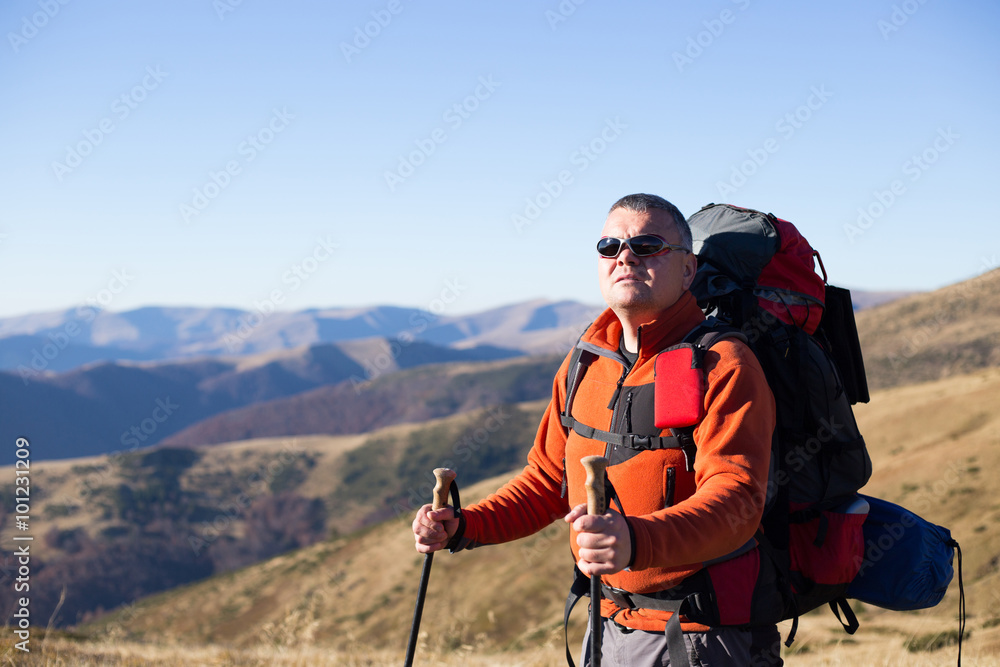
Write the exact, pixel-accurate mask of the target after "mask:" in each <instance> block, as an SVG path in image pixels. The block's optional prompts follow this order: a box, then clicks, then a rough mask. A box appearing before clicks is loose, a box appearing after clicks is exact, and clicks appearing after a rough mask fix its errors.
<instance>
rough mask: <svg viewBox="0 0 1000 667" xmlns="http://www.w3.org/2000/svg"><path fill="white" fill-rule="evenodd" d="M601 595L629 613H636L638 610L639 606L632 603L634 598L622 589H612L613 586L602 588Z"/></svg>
mask: <svg viewBox="0 0 1000 667" xmlns="http://www.w3.org/2000/svg"><path fill="white" fill-rule="evenodd" d="M601 593H603V594H604V597H606V598H607V599H609V600H611V601H612V602H614V603H615V605H617V606H619V607H621V608H622V609H628V610H629V611H635V610H636V609H638V608H639V607H638V605H636V604H635V602H633V601H632V596H631V595H630V594H629V592H628V591H624V590H622V589H620V588H612V587H611V586H604V585H602V586H601Z"/></svg>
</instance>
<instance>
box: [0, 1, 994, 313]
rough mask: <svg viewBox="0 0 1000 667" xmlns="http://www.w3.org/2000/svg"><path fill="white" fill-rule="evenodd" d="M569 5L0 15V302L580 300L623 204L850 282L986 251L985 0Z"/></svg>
mask: <svg viewBox="0 0 1000 667" xmlns="http://www.w3.org/2000/svg"><path fill="white" fill-rule="evenodd" d="M577 2H579V0H576V1H574V0H563V1H562V2H558V1H556V0H552V1H549V2H506V3H500V2H470V3H459V2H437V3H419V2H412V1H410V0H376V1H373V2H367V1H366V2H354V3H321V2H284V3H276V2H264V1H263V0H242V2H238V0H215V1H214V2H213V0H178V1H176V2H170V3H166V2H164V3H156V4H154V3H135V2H111V1H108V2H79V1H67V2H65V4H63V3H62V2H60V1H59V0H33V1H23V0H10V1H9V2H5V3H4V4H3V6H2V8H0V28H2V32H3V34H4V40H3V44H0V85H2V86H3V88H2V89H3V91H4V103H3V104H2V105H0V151H2V153H0V170H2V173H0V280H2V281H3V284H4V286H5V289H4V298H3V299H2V300H0V316H7V315H14V314H22V313H28V312H37V311H48V310H55V309H61V308H72V307H77V306H80V305H82V304H85V303H95V302H96V303H98V304H99V305H102V306H104V307H106V308H108V309H110V310H116V311H120V310H128V309H131V308H135V307H139V306H143V305H199V306H215V305H217V306H233V307H238V308H244V309H248V310H251V309H254V308H255V307H256V308H266V307H267V305H268V303H271V304H273V305H274V306H276V307H277V308H279V309H299V308H308V307H335V306H363V305H375V304H393V305H401V306H411V307H420V308H429V307H431V306H432V305H434V304H435V303H437V304H438V306H439V307H440V306H441V304H442V303H443V304H445V305H446V307H447V310H446V311H445V312H446V313H447V314H461V313H467V312H474V311H479V310H483V309H485V308H489V307H493V306H498V305H503V304H508V303H513V302H517V301H522V300H526V299H532V298H540V297H541V298H548V299H562V298H570V299H576V300H580V301H584V302H587V303H599V302H600V293H599V291H598V288H597V280H596V270H595V269H596V266H595V265H596V253H595V252H594V250H593V246H594V243H595V242H596V240H597V237H598V236H599V231H600V228H601V225H602V223H603V219H604V216H605V214H606V211H607V208H608V206H609V205H610V204H611V203H612V202H613V201H614V200H615V199H617V198H618V197H620V196H622V195H624V194H628V193H631V192H639V191H645V192H653V193H657V194H660V195H662V196H664V197H666V198H668V199H670V200H671V201H673V202H674V203H676V204H677V205H678V206H679V207H680V208H681V210H682V211H683V212H684V213H685V214H687V215H690V214H691V213H694V212H695V211H696V210H697V209H698V208H700V207H701V206H703V205H704V204H707V203H709V202H720V201H726V202H729V203H734V204H738V205H743V206H750V207H754V208H759V209H763V210H768V211H772V212H774V213H775V214H776V215H778V216H780V217H784V218H786V219H789V220H791V221H793V222H794V223H796V225H797V226H798V227H799V228H800V229H801V230H802V232H803V233H804V234H805V235H806V237H807V238H808V239H809V240H810V241H811V242H812V244H813V245H814V246H815V247H817V248H818V249H819V250H820V252H821V253H822V256H823V259H824V262H825V265H826V268H827V271H828V273H829V274H830V279H831V282H834V283H836V284H841V285H846V286H849V287H855V288H863V289H933V288H936V287H940V286H943V285H946V284H950V283H954V282H957V281H959V280H962V279H965V278H969V277H972V276H974V275H977V274H979V273H981V272H982V271H984V270H986V269H988V268H992V267H994V266H996V265H997V257H998V255H1000V233H998V232H997V220H996V214H995V212H994V209H993V207H992V206H991V205H990V204H989V202H990V201H991V199H992V197H993V194H994V193H995V191H996V185H995V184H996V182H997V172H998V169H997V165H996V156H997V155H998V154H1000V134H998V132H997V119H998V114H997V109H998V107H1000V94H998V93H1000V42H998V40H997V39H996V34H997V31H998V28H1000V7H998V6H997V5H996V4H995V3H990V2H986V1H982V2H974V1H969V2H963V3H945V2H942V1H941V0H924V1H923V2H921V1H920V0H907V1H905V2H900V1H898V0H895V1H889V0H846V1H845V2H840V3H775V2H763V1H760V0H714V1H711V2H704V1H702V2H695V1H694V0H688V1H684V0H679V1H675V2H656V3H654V2H633V3H618V4H612V3H609V2H600V1H598V0H586V1H584V2H580V4H577ZM518 216H520V217H518Z"/></svg>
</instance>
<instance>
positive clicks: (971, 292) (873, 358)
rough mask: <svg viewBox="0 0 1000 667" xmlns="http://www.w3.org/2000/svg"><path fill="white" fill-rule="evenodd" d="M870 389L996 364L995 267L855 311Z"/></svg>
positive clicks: (998, 282)
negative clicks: (954, 281) (942, 285)
mask: <svg viewBox="0 0 1000 667" xmlns="http://www.w3.org/2000/svg"><path fill="white" fill-rule="evenodd" d="M857 322H858V333H859V335H860V337H861V349H862V350H863V351H864V357H865V367H866V369H867V371H868V381H869V384H870V385H871V387H873V388H885V387H896V386H900V385H904V384H912V383H915V382H926V381H928V380H936V379H939V378H944V377H949V376H952V375H961V374H964V373H970V372H973V371H975V370H977V369H979V368H985V367H989V366H1000V269H996V270H993V271H990V272H988V273H984V274H982V275H980V276H978V277H977V278H973V279H971V280H967V281H965V282H962V283H958V284H956V285H949V286H948V287H944V288H942V289H939V290H936V291H934V292H926V293H922V294H915V295H912V296H909V297H906V298H903V299H899V300H898V301H892V302H890V303H887V304H884V305H881V306H878V307H876V308H871V309H868V310H863V311H861V312H859V313H858V314H857Z"/></svg>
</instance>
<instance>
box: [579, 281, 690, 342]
mask: <svg viewBox="0 0 1000 667" xmlns="http://www.w3.org/2000/svg"><path fill="white" fill-rule="evenodd" d="M704 321H705V314H704V313H703V312H701V308H699V307H698V302H697V301H696V300H695V298H694V295H692V294H691V292H689V291H685V292H684V293H683V294H681V296H680V298H679V299H677V301H676V302H675V303H674V304H673V305H672V306H670V307H669V308H667V309H666V310H664V311H663V312H661V313H660V314H659V315H658V316H657V317H656V318H655V319H653V320H652V321H650V322H646V323H645V324H643V325H641V326H640V327H639V356H640V357H646V356H648V355H649V354H651V353H653V352H656V351H659V350H662V349H663V348H665V347H669V346H671V345H676V344H677V343H680V342H681V341H682V340H684V336H686V335H687V334H688V333H690V331H691V330H692V329H694V328H695V327H697V326H698V325H699V324H701V323H702V322H704ZM622 331H623V328H622V323H621V322H620V321H619V320H618V316H617V315H615V313H614V311H612V310H611V309H610V308H606V309H605V310H604V312H602V313H601V314H600V315H599V316H598V317H597V319H596V320H594V323H593V324H592V325H590V329H588V330H587V332H586V333H585V334H584V336H583V338H582V339H581V342H586V343H591V344H594V345H597V346H598V347H602V348H604V349H606V350H609V351H611V352H617V351H618V347H619V345H620V343H621V338H622Z"/></svg>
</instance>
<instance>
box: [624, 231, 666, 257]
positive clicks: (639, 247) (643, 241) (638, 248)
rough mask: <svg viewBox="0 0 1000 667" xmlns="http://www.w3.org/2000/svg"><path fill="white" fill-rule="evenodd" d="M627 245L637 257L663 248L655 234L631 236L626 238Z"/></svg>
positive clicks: (654, 252) (651, 253)
mask: <svg viewBox="0 0 1000 667" xmlns="http://www.w3.org/2000/svg"><path fill="white" fill-rule="evenodd" d="M628 247H629V248H631V249H632V252H633V253H635V254H636V256H638V257H648V256H649V255H655V254H656V253H658V252H660V251H661V250H663V241H661V240H660V239H658V238H657V237H655V236H649V235H643V236H633V237H632V238H630V239H629V240H628Z"/></svg>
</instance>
